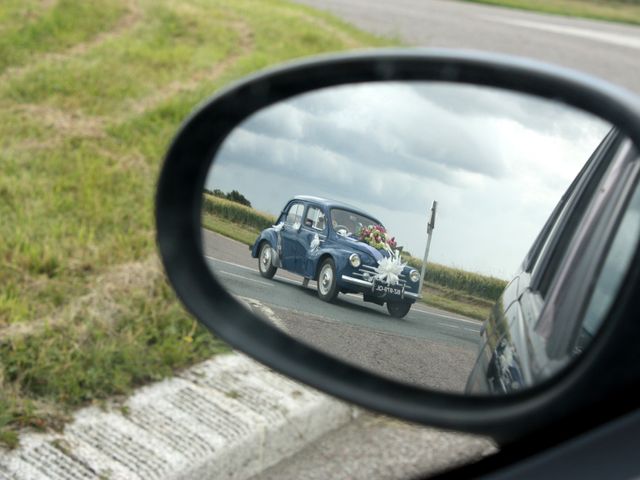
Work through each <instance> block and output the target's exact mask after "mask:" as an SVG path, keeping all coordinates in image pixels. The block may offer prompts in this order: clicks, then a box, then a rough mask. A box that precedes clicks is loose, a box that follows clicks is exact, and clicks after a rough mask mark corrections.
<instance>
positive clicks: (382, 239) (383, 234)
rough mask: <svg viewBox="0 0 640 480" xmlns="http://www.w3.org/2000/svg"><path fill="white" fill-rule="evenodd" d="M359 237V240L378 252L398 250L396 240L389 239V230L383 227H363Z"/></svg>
mask: <svg viewBox="0 0 640 480" xmlns="http://www.w3.org/2000/svg"><path fill="white" fill-rule="evenodd" d="M357 235H358V240H360V241H361V242H364V243H366V244H368V245H371V246H372V247H373V248H377V249H378V250H395V249H396V248H397V244H396V238H395V237H391V238H389V235H388V234H387V230H386V229H385V228H384V227H383V226H382V225H369V226H368V227H362V228H361V229H360V230H359V231H358V233H357Z"/></svg>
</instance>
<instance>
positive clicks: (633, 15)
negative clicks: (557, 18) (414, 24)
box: [464, 0, 640, 25]
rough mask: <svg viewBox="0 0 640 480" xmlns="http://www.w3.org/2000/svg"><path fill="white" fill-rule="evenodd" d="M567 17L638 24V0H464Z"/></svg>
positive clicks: (639, 14) (639, 18)
mask: <svg viewBox="0 0 640 480" xmlns="http://www.w3.org/2000/svg"><path fill="white" fill-rule="evenodd" d="M464 1H467V2H474V3H485V4H489V5H499V6H502V7H510V8H517V9H522V10H531V11H535V12H542V13H551V14H555V15H564V16H568V17H583V18H591V19H594V20H607V21H611V22H620V23H629V24H632V25H640V0H464Z"/></svg>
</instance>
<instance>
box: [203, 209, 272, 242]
mask: <svg viewBox="0 0 640 480" xmlns="http://www.w3.org/2000/svg"><path fill="white" fill-rule="evenodd" d="M202 226H203V227H204V228H207V229H209V230H212V231H214V232H217V233H219V234H221V235H224V236H225V237H229V238H233V239H234V240H237V241H238V242H242V243H244V244H245V245H253V243H254V242H255V241H256V238H258V235H259V234H260V230H258V229H257V228H251V227H248V226H246V225H240V224H238V223H235V222H232V221H231V220H228V219H226V218H224V217H221V216H220V215H215V214H211V213H207V214H204V215H203V216H202Z"/></svg>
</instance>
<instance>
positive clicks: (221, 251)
mask: <svg viewBox="0 0 640 480" xmlns="http://www.w3.org/2000/svg"><path fill="white" fill-rule="evenodd" d="M203 240H204V249H205V255H206V257H207V261H208V262H209V265H210V266H211V269H212V271H213V272H214V274H215V275H216V276H217V277H218V278H219V279H220V280H221V282H222V283H223V284H224V285H225V286H226V288H227V289H228V290H229V291H230V292H231V293H233V294H234V295H236V296H237V297H238V298H239V299H240V300H241V301H243V302H244V304H245V305H246V306H248V307H249V308H251V309H252V310H253V311H254V312H256V313H258V314H260V315H261V316H262V317H263V318H264V319H265V320H266V321H269V322H271V323H272V324H274V325H275V326H276V327H278V328H280V329H282V330H284V331H285V332H286V333H288V334H289V335H291V336H293V337H295V338H297V339H299V340H301V341H304V342H306V343H308V344H310V345H313V346H314V347H316V348H318V349H319V350H322V351H324V352H326V353H329V354H332V355H334V356H336V357H338V358H341V359H344V360H347V361H349V362H351V363H353V364H355V365H358V366H361V367H364V368H367V369H369V370H372V371H374V372H376V373H379V374H383V375H386V376H388V377H390V378H394V379H396V380H401V381H403V382H406V383H411V384H415V385H421V386H428V387H432V388H437V389H440V390H447V391H461V390H462V389H463V388H464V385H465V382H466V379H467V376H468V374H469V372H470V370H471V368H472V366H473V362H474V360H475V357H476V354H477V349H478V342H479V339H480V337H479V331H480V322H478V321H477V320H473V319H469V318H465V317H462V316H460V315H455V314H451V313H448V312H444V311H441V310H436V309H431V308H429V307H427V306H426V305H423V304H416V305H414V306H413V308H412V309H411V311H410V312H409V314H408V315H407V316H406V317H405V318H403V319H396V318H392V317H390V316H389V314H388V313H387V310H386V308H385V307H380V306H378V305H375V304H371V303H365V302H364V301H363V300H362V297H361V296H359V295H342V294H341V295H340V296H339V297H338V300H337V301H336V302H335V303H327V302H323V301H321V300H320V299H319V298H318V297H317V292H316V285H315V282H310V283H309V286H308V287H307V288H304V287H303V286H302V278H301V277H298V276H296V275H292V274H290V273H288V272H283V271H282V270H278V272H277V273H276V276H275V277H274V278H273V279H271V280H269V279H265V278H263V277H262V276H260V273H259V272H258V268H257V260H256V259H254V258H252V257H251V254H250V251H249V249H248V247H247V246H246V245H244V244H241V243H239V242H236V241H234V240H231V239H228V238H226V237H223V236H221V235H218V234H215V233H213V232H210V231H208V230H203Z"/></svg>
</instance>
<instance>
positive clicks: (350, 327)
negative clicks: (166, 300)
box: [156, 50, 640, 442]
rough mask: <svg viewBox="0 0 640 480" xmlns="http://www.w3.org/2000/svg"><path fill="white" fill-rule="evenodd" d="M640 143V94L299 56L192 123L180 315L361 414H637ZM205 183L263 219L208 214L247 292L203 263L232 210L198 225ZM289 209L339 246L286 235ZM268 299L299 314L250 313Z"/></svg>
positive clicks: (174, 218) (181, 158)
mask: <svg viewBox="0 0 640 480" xmlns="http://www.w3.org/2000/svg"><path fill="white" fill-rule="evenodd" d="M639 144H640V103H639V100H638V98H637V97H636V96H634V95H633V94H631V93H629V92H626V91H623V90H622V89H619V88H617V87H614V86H611V85H608V84H606V83H604V82H601V81H599V80H596V79H593V78H590V77H587V76H584V75H581V74H579V73H576V72H573V71H568V70H564V69H560V68H556V67H551V66H548V65H543V64H539V63H535V62H530V61H526V60H522V59H517V58H512V57H505V56H497V55H490V54H480V53H468V52H457V51H417V50H404V51H378V52H372V53H366V54H356V55H341V56H333V57H324V58H320V59H312V60H307V61H302V62H297V63H294V64H290V65H286V66H284V67H280V68H276V69H273V70H269V71H267V72H263V73H260V74H257V75H254V76H252V77H249V78H247V79H244V80H242V81H240V82H239V83H237V84H235V85H233V86H231V87H229V88H227V89H225V90H224V91H222V92H220V93H218V94H216V95H215V96H214V97H213V98H211V99H209V100H208V101H206V102H205V103H204V104H203V105H202V106H201V107H200V108H199V109H198V110H197V111H196V112H194V113H193V114H192V115H191V116H190V117H189V118H188V119H187V120H186V122H185V124H184V125H183V126H182V128H181V129H180V131H179V132H178V133H177V136H176V138H175V139H174V141H173V143H172V145H171V147H170V149H169V151H168V152H167V156H166V159H165V163H164V166H163V170H162V174H161V178H160V182H159V185H158V193H157V202H156V216H157V228H158V245H159V249H160V253H161V256H162V260H163V262H164V265H165V268H166V271H167V274H168V276H169V279H170V281H171V283H172V284H173V286H174V288H175V289H176V292H177V293H178V295H179V297H180V299H181V300H182V301H183V302H184V304H185V306H186V307H187V308H188V309H189V311H191V313H192V314H193V315H194V316H195V317H196V318H198V320H199V321H200V322H202V323H203V324H204V325H205V326H206V327H207V328H209V329H210V330H211V331H212V332H213V333H214V334H216V335H217V336H219V337H221V338H222V339H224V340H226V341H227V342H229V343H230V344H231V345H232V346H234V347H235V348H237V349H239V350H241V351H243V352H245V353H247V354H249V355H251V356H252V357H254V358H256V359H257V360H259V361H261V362H263V363H264V364H266V365H268V366H270V367H271V368H274V369H275V370H278V371H280V372H282V373H284V374H286V375H289V376H291V377H292V378H295V379H297V380H299V381H302V382H305V383H308V384H310V385H312V386H314V387H316V388H318V389H321V390H324V391H326V392H328V393H331V394H333V395H336V396H338V397H340V398H343V399H345V400H348V401H351V402H354V403H356V404H359V405H362V406H364V407H367V408H370V409H373V410H376V411H380V412H383V413H387V414H390V415H395V416H397V417H400V418H403V419H407V420H410V421H415V422H421V423H424V424H430V425H433V426H438V427H443V428H451V429H456V430H462V431H467V432H471V433H480V434H485V435H491V436H493V437H494V438H496V439H497V440H498V441H501V442H505V441H509V440H513V439H516V438H521V437H523V436H526V435H533V434H534V433H535V432H536V430H538V429H542V428H544V427H546V426H549V425H553V424H558V425H565V426H566V425H574V426H576V425H578V423H579V422H583V423H584V422H585V420H584V419H583V418H581V417H580V415H584V412H588V411H590V409H597V408H598V405H600V406H603V405H608V407H607V415H615V414H616V412H617V413H619V412H621V411H623V410H624V409H625V408H628V405H629V400H628V398H627V394H626V391H627V388H628V386H629V384H632V383H633V384H637V382H638V380H640V363H639V362H637V359H636V358H635V356H634V355H635V354H634V352H636V351H637V345H638V342H639V341H640V323H638V322H637V318H640V315H639V314H638V312H639V310H638V308H639V307H638V302H639V300H638V296H637V295H636V294H635V292H637V291H638V286H639V285H638V281H639V277H638V276H639V274H640V273H639V270H640V258H639V256H638V239H639V238H640V193H638V190H639V189H638V178H640V177H639V172H640V161H639V159H638V145H639ZM214 189H223V190H224V189H227V190H236V191H239V192H241V193H242V195H243V196H245V197H246V198H248V199H249V200H251V204H252V207H251V208H245V207H243V208H240V207H237V206H235V205H233V204H231V203H228V204H225V205H220V206H219V208H218V207H216V208H218V210H215V208H208V209H207V211H209V212H214V215H218V216H219V217H220V218H223V219H225V221H231V222H235V223H236V224H237V226H238V228H239V229H241V230H242V232H243V235H244V237H243V238H248V240H247V241H246V244H247V245H248V247H249V250H248V251H247V248H246V247H243V248H239V249H238V251H237V252H236V251H233V252H231V251H215V252H207V253H208V257H213V258H214V260H215V258H216V255H217V256H220V259H221V260H224V261H225V265H226V268H231V267H232V266H233V265H232V263H233V262H235V263H236V264H237V265H236V267H237V270H238V271H237V272H235V273H234V282H233V283H231V282H227V281H226V279H225V276H224V275H223V272H220V271H218V270H217V269H216V264H215V262H209V261H207V260H206V259H205V252H204V251H203V242H202V237H203V235H208V236H210V237H211V239H212V241H211V242H207V244H210V245H213V246H214V247H212V248H215V245H216V242H215V238H216V235H221V233H220V232H219V231H216V230H215V225H216V218H218V217H215V216H214V218H212V219H209V220H211V221H208V222H207V224H208V225H214V229H213V230H204V229H203V227H202V223H201V218H202V215H203V211H202V205H203V202H212V201H214V200H212V199H211V198H209V197H208V196H207V193H206V192H207V191H213V190H214ZM301 193H302V194H303V195H300V194H301ZM292 199H295V200H296V203H299V204H300V205H301V207H300V208H303V209H304V212H305V215H306V218H305V219H303V220H302V221H305V222H307V221H309V222H311V224H313V223H314V222H316V221H319V220H318V219H319V218H321V216H322V218H324V215H327V216H330V217H331V218H329V219H326V222H333V223H331V224H333V225H334V226H335V225H338V226H339V228H340V229H341V231H343V233H344V235H339V236H336V237H338V238H333V236H331V238H329V237H327V238H326V239H325V238H323V239H322V240H323V241H322V242H320V241H319V237H318V235H315V236H314V235H313V232H311V231H307V230H306V229H301V230H300V235H299V239H298V240H297V241H295V242H292V241H290V240H287V239H286V238H284V237H282V235H281V232H280V231H279V229H278V228H277V225H275V218H277V216H278V214H279V213H280V212H281V211H282V208H283V205H286V204H287V202H290V201H291V200H292ZM434 201H437V205H438V219H437V220H438V221H437V226H436V223H435V219H434V218H433V211H435V210H434V209H433V208H432V209H431V210H430V208H431V206H432V205H435V204H434V203H433V202H434ZM319 212H322V215H320V213H319ZM300 225H302V223H300ZM355 225H363V226H365V227H360V228H355V227H352V226H355ZM428 225H430V226H428ZM307 234H308V235H307ZM432 237H433V238H432ZM432 240H433V241H432ZM226 243H227V244H228V243H229V242H226ZM400 246H402V247H400ZM274 255H275V256H277V258H278V259H279V260H278V262H277V265H274V264H273V263H272V262H271V258H274ZM225 259H226V260H225ZM229 259H233V260H229ZM230 266H231V267H230ZM423 267H424V268H423ZM423 272H424V274H423ZM514 272H515V273H514ZM423 275H424V276H423ZM240 277H244V279H245V280H246V281H240V280H239V278H240ZM298 282H299V284H300V285H302V286H303V288H300V286H299V285H296V283H298ZM423 282H424V285H423ZM261 289H262V290H261ZM261 295H262V297H261V299H262V301H264V302H266V303H270V302H273V303H274V305H277V308H275V310H277V311H280V312H281V314H282V318H283V319H285V320H283V321H279V322H275V323H274V322H273V321H272V320H270V319H269V318H266V317H262V316H261V315H259V314H257V313H254V312H250V311H248V310H247V309H246V308H245V307H243V306H242V304H241V303H240V302H238V301H237V300H236V297H238V296H245V297H246V296H252V297H256V298H257V296H261ZM263 297H264V298H263ZM622 367H624V368H622ZM612 398H615V399H620V401H612ZM625 398H627V400H625ZM611 403H613V406H611ZM600 413H602V412H601V411H600ZM604 416H606V415H600V416H598V419H595V417H593V419H592V420H593V421H601V420H603V419H604ZM575 428H579V427H577V426H576V427H575Z"/></svg>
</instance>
